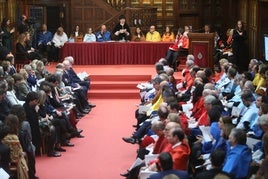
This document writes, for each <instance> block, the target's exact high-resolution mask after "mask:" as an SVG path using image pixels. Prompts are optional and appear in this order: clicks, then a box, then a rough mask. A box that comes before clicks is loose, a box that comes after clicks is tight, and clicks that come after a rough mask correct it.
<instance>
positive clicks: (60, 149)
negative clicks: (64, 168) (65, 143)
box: [55, 147, 66, 152]
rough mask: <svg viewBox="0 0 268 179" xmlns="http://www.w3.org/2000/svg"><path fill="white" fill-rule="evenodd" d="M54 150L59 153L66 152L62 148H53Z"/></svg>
mask: <svg viewBox="0 0 268 179" xmlns="http://www.w3.org/2000/svg"><path fill="white" fill-rule="evenodd" d="M55 150H56V151H59V152H66V149H64V148H62V147H55Z"/></svg>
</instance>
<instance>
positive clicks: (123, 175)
mask: <svg viewBox="0 0 268 179" xmlns="http://www.w3.org/2000/svg"><path fill="white" fill-rule="evenodd" d="M120 175H121V176H122V177H128V176H129V175H130V173H129V171H127V172H126V173H120Z"/></svg>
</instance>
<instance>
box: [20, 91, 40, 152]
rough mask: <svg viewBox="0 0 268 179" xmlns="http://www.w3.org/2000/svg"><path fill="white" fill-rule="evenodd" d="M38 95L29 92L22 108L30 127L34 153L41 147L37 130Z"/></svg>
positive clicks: (38, 130)
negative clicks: (34, 148)
mask: <svg viewBox="0 0 268 179" xmlns="http://www.w3.org/2000/svg"><path fill="white" fill-rule="evenodd" d="M38 103H39V95H38V94H37V93H36V92H30V93H28V95H27V96H26V100H25V103H24V104H23V107H24V109H25V113H26V119H27V121H28V122H29V124H30V126H31V132H32V142H33V144H34V146H35V147H36V152H39V151H40V146H41V133H40V129H39V122H38V121H39V120H38V119H39V114H38V110H39V107H38Z"/></svg>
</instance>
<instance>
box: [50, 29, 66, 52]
mask: <svg viewBox="0 0 268 179" xmlns="http://www.w3.org/2000/svg"><path fill="white" fill-rule="evenodd" d="M67 41H68V37H67V35H66V33H65V32H63V34H62V35H58V34H57V33H55V34H54V36H53V39H52V42H54V44H55V47H59V48H60V47H62V46H63V45H64V43H65V42H67Z"/></svg>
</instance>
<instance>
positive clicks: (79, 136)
mask: <svg viewBox="0 0 268 179" xmlns="http://www.w3.org/2000/svg"><path fill="white" fill-rule="evenodd" d="M76 137H77V138H84V137H85V136H83V135H81V134H79V135H77V136H76Z"/></svg>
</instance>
